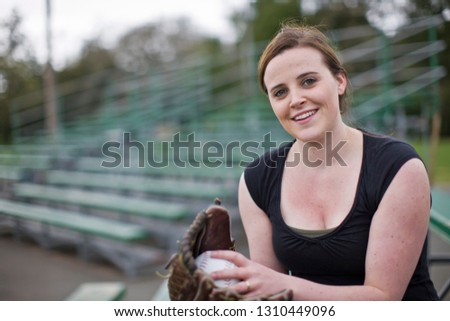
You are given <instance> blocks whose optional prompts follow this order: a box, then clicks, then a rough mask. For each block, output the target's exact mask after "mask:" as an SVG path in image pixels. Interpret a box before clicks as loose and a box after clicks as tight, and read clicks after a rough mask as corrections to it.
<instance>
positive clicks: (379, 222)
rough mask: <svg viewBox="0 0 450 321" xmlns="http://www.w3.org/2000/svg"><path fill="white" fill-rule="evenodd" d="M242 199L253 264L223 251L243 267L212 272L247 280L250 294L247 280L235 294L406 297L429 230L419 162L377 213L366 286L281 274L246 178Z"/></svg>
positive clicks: (400, 176) (407, 168)
mask: <svg viewBox="0 0 450 321" xmlns="http://www.w3.org/2000/svg"><path fill="white" fill-rule="evenodd" d="M239 197H240V202H242V203H241V204H240V212H241V216H242V221H243V224H244V227H245V230H246V233H248V242H249V247H250V256H251V259H252V260H253V261H250V260H248V259H247V258H245V257H244V256H243V255H241V254H239V253H233V252H231V251H219V252H217V253H216V254H215V256H216V257H221V258H225V259H229V260H231V261H233V262H234V263H235V264H237V265H238V267H239V268H237V269H232V270H223V271H218V272H216V273H214V274H213V277H214V278H240V279H242V280H244V281H248V282H249V284H250V285H251V287H250V291H247V286H246V285H247V283H246V282H240V283H238V284H237V285H235V290H237V291H240V292H247V293H248V294H249V295H259V294H267V293H274V292H277V291H280V290H283V289H286V288H290V289H292V290H293V291H294V298H295V299H296V300H401V299H402V297H403V295H404V292H405V290H406V287H407V286H408V283H409V281H410V279H411V276H412V274H413V272H414V269H415V267H416V265H417V262H418V259H419V256H420V253H421V251H422V248H423V245H424V241H425V237H426V234H427V229H428V220H429V209H430V191H429V181H428V176H427V173H426V170H425V167H424V165H423V163H422V162H421V161H420V160H418V159H412V160H409V161H408V162H406V163H405V164H404V165H403V166H402V168H401V169H400V170H399V172H398V173H397V175H396V176H395V177H394V179H393V181H392V183H391V184H390V186H389V188H388V189H387V191H386V192H385V195H384V197H383V199H382V201H381V203H380V205H379V207H378V210H377V212H376V213H375V215H374V218H373V221H372V224H371V229H370V234H369V243H368V249H367V255H366V278H365V282H364V285H362V286H328V285H322V284H318V283H314V282H310V281H307V280H304V279H302V278H297V277H292V276H289V275H286V274H284V273H280V272H283V271H284V269H283V268H282V267H281V265H280V263H279V262H278V260H276V257H275V255H274V253H273V248H272V237H271V232H270V231H271V229H270V226H269V225H270V222H269V220H268V219H267V216H266V215H265V214H264V213H262V211H261V210H260V209H259V208H258V207H257V206H256V205H255V204H254V203H253V201H252V200H251V197H250V195H249V194H248V190H247V188H246V186H245V182H243V179H241V183H240V191H239ZM261 214H262V215H261ZM274 270H275V271H274ZM268 280H270V281H268Z"/></svg>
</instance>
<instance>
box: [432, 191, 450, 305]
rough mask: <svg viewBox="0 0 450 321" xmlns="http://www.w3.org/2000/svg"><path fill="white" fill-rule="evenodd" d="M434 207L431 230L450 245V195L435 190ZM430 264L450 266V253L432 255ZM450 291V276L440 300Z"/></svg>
mask: <svg viewBox="0 0 450 321" xmlns="http://www.w3.org/2000/svg"><path fill="white" fill-rule="evenodd" d="M431 194H432V206H431V215H430V228H431V230H433V231H434V232H436V234H438V235H440V236H441V237H442V238H443V239H444V240H447V241H448V242H449V243H450V193H448V192H445V191H443V190H441V189H439V188H433V189H432V191H431ZM429 262H430V264H435V263H442V264H450V253H447V254H437V253H432V254H430V257H429ZM449 291H450V276H449V278H448V279H447V281H446V282H445V284H444V285H443V286H442V288H441V289H440V290H439V293H438V295H439V298H440V299H443V298H444V297H445V296H446V295H447V293H448V292H449Z"/></svg>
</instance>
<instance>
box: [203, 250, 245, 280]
mask: <svg viewBox="0 0 450 321" xmlns="http://www.w3.org/2000/svg"><path fill="white" fill-rule="evenodd" d="M195 263H196V264H197V267H198V268H199V269H201V270H203V271H204V272H206V273H211V272H214V271H220V270H226V269H231V268H235V267H236V265H235V264H234V263H233V262H230V261H228V260H224V259H216V258H212V257H211V252H210V251H206V252H203V253H202V254H200V255H199V256H197V258H196V259H195ZM238 282H239V280H237V279H222V280H215V281H214V283H215V284H216V285H217V286H219V287H229V286H231V285H233V284H236V283H238Z"/></svg>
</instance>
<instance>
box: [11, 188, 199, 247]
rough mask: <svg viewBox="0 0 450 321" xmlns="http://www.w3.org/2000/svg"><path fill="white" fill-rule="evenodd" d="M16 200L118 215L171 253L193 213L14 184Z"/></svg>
mask: <svg viewBox="0 0 450 321" xmlns="http://www.w3.org/2000/svg"><path fill="white" fill-rule="evenodd" d="M13 189H14V195H15V197H16V198H19V199H21V200H26V201H40V202H42V201H44V202H49V203H52V204H62V205H72V206H77V207H82V208H83V211H84V212H88V213H89V210H90V209H97V210H104V211H109V212H113V213H119V215H121V220H122V221H127V222H133V223H138V224H140V225H142V226H143V227H145V228H146V229H147V230H148V231H150V232H151V233H152V235H153V236H155V237H158V239H159V240H161V241H162V242H164V243H165V246H166V247H168V248H169V249H171V250H173V249H174V248H175V247H176V246H178V245H177V240H178V238H179V236H180V235H182V233H183V231H184V230H185V228H186V221H188V219H189V218H191V217H192V215H193V211H192V210H191V209H190V208H189V207H187V206H186V205H184V204H181V203H175V202H168V201H158V200H154V199H144V198H135V197H130V196H127V195H119V194H114V193H108V192H104V191H89V190H83V189H78V188H61V187H56V186H49V185H42V184H34V183H16V184H15V185H14V187H13Z"/></svg>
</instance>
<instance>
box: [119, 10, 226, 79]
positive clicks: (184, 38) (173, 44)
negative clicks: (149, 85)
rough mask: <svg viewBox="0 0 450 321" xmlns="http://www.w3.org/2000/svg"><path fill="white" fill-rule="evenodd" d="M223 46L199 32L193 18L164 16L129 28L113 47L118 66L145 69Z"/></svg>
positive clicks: (175, 61)
mask: <svg viewBox="0 0 450 321" xmlns="http://www.w3.org/2000/svg"><path fill="white" fill-rule="evenodd" d="M219 49H220V41H219V40H217V39H214V38H210V37H207V36H206V35H205V34H202V33H199V32H198V31H197V30H196V29H195V28H194V26H193V25H192V24H191V22H190V20H188V19H186V18H180V19H177V20H162V21H160V22H159V23H151V24H147V25H143V26H140V27H137V28H135V29H133V30H130V31H129V32H127V33H126V34H125V35H124V36H123V37H122V38H121V39H120V40H119V42H118V44H117V46H116V48H115V49H114V56H115V59H116V64H117V65H118V67H120V68H122V69H124V70H126V71H128V72H135V73H146V72H148V71H149V69H150V68H151V67H153V68H155V67H157V66H161V65H164V64H166V63H180V62H182V61H185V60H186V59H188V58H189V57H192V55H196V56H201V55H202V54H205V53H214V52H217V51H218V50H219Z"/></svg>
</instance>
